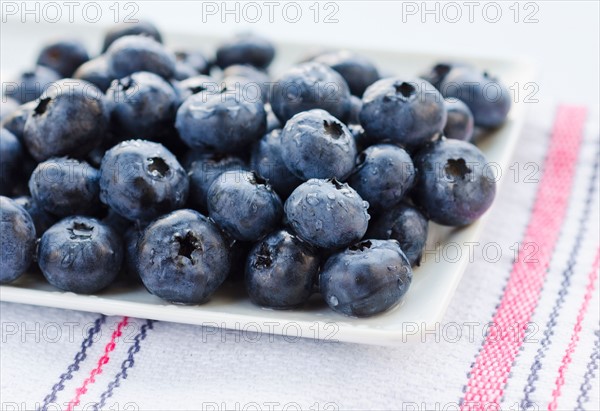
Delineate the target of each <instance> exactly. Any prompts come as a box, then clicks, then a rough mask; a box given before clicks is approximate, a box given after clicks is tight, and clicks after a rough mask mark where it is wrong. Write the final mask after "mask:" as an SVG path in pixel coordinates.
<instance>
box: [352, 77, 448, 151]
mask: <svg viewBox="0 0 600 411" xmlns="http://www.w3.org/2000/svg"><path fill="white" fill-rule="evenodd" d="M360 123H361V125H362V126H363V128H364V129H365V132H366V133H367V134H368V135H369V137H371V138H374V139H376V140H378V141H386V140H389V141H390V142H392V143H395V144H400V145H402V146H404V147H406V148H409V149H413V148H415V147H418V146H421V145H423V144H424V143H427V142H428V141H430V140H432V139H433V138H434V137H436V135H437V134H438V133H441V132H442V130H443V128H444V124H446V108H445V107H444V100H443V98H442V96H441V95H440V93H439V92H438V91H437V90H436V89H435V88H434V87H433V86H432V85H431V84H429V83H428V82H426V81H425V80H417V79H414V80H405V79H402V78H398V77H396V78H387V79H383V80H379V81H377V82H376V83H374V84H373V85H371V86H370V87H369V88H367V90H366V91H365V94H364V95H363V107H362V110H361V112H360Z"/></svg>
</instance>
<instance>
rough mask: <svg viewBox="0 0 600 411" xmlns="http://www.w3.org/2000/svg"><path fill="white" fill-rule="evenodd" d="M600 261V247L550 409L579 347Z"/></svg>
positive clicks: (553, 392)
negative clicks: (572, 355) (580, 335)
mask: <svg viewBox="0 0 600 411" xmlns="http://www.w3.org/2000/svg"><path fill="white" fill-rule="evenodd" d="M599 261H600V249H598V250H597V251H596V259H595V260H594V264H592V271H590V273H589V274H588V284H587V287H586V289H585V296H584V297H583V302H582V303H581V306H580V307H579V312H578V313H577V320H576V322H575V326H574V327H573V334H571V342H570V343H569V346H568V347H567V349H566V351H565V355H564V357H563V359H562V362H561V365H560V367H559V368H558V376H557V377H556V382H555V389H554V391H552V401H551V402H550V404H548V410H549V411H554V410H556V405H557V402H558V398H559V397H560V394H561V392H560V389H561V388H562V386H563V385H564V384H565V373H566V372H567V368H568V367H569V364H570V363H571V361H572V358H571V354H573V353H574V352H575V348H576V347H577V343H578V342H579V333H580V332H581V324H582V323H583V319H584V318H585V314H586V313H587V310H588V306H589V305H590V300H591V299H592V295H593V293H594V289H595V288H596V279H597V278H598V262H599Z"/></svg>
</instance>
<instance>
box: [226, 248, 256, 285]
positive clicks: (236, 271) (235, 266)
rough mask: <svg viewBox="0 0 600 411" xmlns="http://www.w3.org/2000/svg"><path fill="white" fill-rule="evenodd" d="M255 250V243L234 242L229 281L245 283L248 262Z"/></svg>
mask: <svg viewBox="0 0 600 411" xmlns="http://www.w3.org/2000/svg"><path fill="white" fill-rule="evenodd" d="M253 248H254V242H252V241H233V243H232V244H231V269H230V270H229V275H228V276H227V281H229V282H233V283H241V282H242V281H244V277H245V270H246V261H247V260H248V255H249V254H250V251H251V250H252V249H253Z"/></svg>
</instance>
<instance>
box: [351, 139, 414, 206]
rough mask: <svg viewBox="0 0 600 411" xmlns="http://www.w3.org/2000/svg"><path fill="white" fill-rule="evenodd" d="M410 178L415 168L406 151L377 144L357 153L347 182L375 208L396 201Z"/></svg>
mask: <svg viewBox="0 0 600 411" xmlns="http://www.w3.org/2000/svg"><path fill="white" fill-rule="evenodd" d="M414 179H415V168H414V166H413V163H412V160H411V159H410V156H409V155H408V153H407V152H406V151H404V150H403V149H401V148H400V147H397V146H394V145H391V144H377V145H374V146H371V147H369V148H367V149H366V150H365V151H363V152H362V153H360V155H359V156H358V161H357V166H356V169H355V171H354V173H353V174H352V175H351V176H350V178H349V179H348V184H350V186H351V187H352V188H353V189H355V190H356V192H357V193H358V194H359V195H360V196H361V197H362V198H363V199H364V200H366V201H368V202H369V205H370V208H372V209H373V211H376V212H377V211H382V210H386V209H388V208H390V207H394V206H395V205H398V204H400V202H401V201H402V199H403V198H404V194H405V193H406V192H407V191H408V190H409V189H410V188H411V187H412V185H413V182H414Z"/></svg>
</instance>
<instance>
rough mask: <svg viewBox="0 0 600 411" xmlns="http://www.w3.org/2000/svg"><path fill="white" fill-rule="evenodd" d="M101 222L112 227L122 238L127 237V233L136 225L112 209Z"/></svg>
mask: <svg viewBox="0 0 600 411" xmlns="http://www.w3.org/2000/svg"><path fill="white" fill-rule="evenodd" d="M101 221H102V223H103V224H106V225H108V226H110V227H111V228H112V229H113V230H115V232H116V233H119V235H120V236H123V235H125V232H127V230H129V228H130V227H131V226H132V225H136V224H132V223H131V221H129V220H128V219H126V218H125V217H123V216H121V215H120V214H118V213H117V212H116V211H114V210H112V209H110V208H109V209H108V212H107V213H106V215H105V216H104V218H102V220H101Z"/></svg>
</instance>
